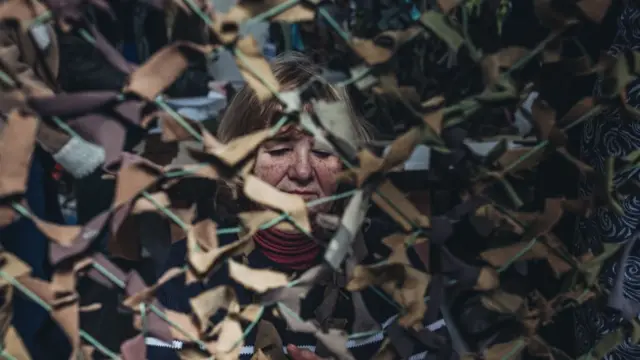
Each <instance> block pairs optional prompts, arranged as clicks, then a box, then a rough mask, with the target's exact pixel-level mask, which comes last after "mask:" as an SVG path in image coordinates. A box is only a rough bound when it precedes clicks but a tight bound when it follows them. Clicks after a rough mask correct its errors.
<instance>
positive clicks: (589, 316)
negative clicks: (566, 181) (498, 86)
mask: <svg viewBox="0 0 640 360" xmlns="http://www.w3.org/2000/svg"><path fill="white" fill-rule="evenodd" d="M639 21H640V8H638V7H637V6H636V5H632V2H629V5H628V6H627V8H625V10H624V11H623V13H622V16H621V18H620V21H619V23H618V33H617V34H616V37H615V39H614V43H613V45H612V47H611V49H610V51H609V53H610V54H612V55H617V54H621V53H622V52H623V51H626V50H634V51H638V50H640V32H638V22H639ZM628 89H629V98H628V103H629V105H631V106H633V107H635V108H639V107H640V80H638V79H636V80H633V81H632V82H631V83H630V84H629V87H628ZM598 91H599V86H596V93H597V92H598ZM638 149H640V122H638V121H637V120H628V119H624V117H623V116H622V115H621V112H620V110H618V109H608V110H607V111H604V112H602V113H601V114H600V115H599V116H596V117H594V118H592V119H590V120H589V121H587V122H586V123H585V127H584V130H583V134H582V144H581V148H580V151H581V156H582V159H583V160H584V161H585V162H586V163H588V164H589V165H591V166H592V167H593V168H594V169H595V171H596V173H604V172H605V161H606V159H607V158H608V157H610V156H614V157H623V156H625V155H627V154H629V153H630V152H632V151H635V150H638ZM632 179H635V180H636V181H638V180H640V169H639V168H635V169H631V170H629V171H626V172H624V173H619V174H616V176H615V178H614V181H613V182H614V184H619V183H621V182H624V181H627V180H632ZM592 191H593V184H592V183H589V182H588V181H586V179H583V181H582V183H581V186H580V195H581V196H582V197H585V198H586V197H588V196H590V194H591V193H592ZM620 203H621V205H622V207H623V209H624V214H623V215H618V214H616V213H615V212H613V211H612V210H610V209H607V208H604V207H602V208H599V209H597V212H595V213H594V215H592V216H591V217H590V218H586V219H581V220H580V222H579V224H578V231H577V241H576V243H575V249H574V250H575V252H576V253H578V254H582V253H585V252H586V250H588V249H599V248H600V247H601V246H602V243H603V242H604V243H606V242H609V243H619V242H624V241H626V240H628V239H629V238H630V236H631V235H632V234H633V233H634V232H635V231H637V229H639V227H640V194H629V195H627V196H625V197H624V198H623V199H622V200H621V202H620ZM617 264H618V261H611V262H609V264H608V265H606V266H605V267H603V270H602V272H601V282H602V283H603V286H604V287H605V288H609V289H610V288H611V287H612V286H613V283H614V279H615V277H616V271H617V267H618V266H617ZM639 271H640V248H638V246H636V248H635V249H632V252H631V254H630V256H629V258H628V260H627V263H626V266H625V269H624V272H625V276H624V284H623V285H624V295H625V296H626V297H627V298H631V299H633V300H635V301H640V282H638V272H639ZM621 321H622V318H621V316H620V315H619V314H618V313H617V312H614V311H610V310H604V311H603V310H602V309H600V308H598V307H597V305H596V304H590V303H587V304H585V306H583V307H582V308H581V309H579V310H578V311H576V336H577V346H578V351H579V353H584V352H586V351H588V350H590V349H591V348H592V347H593V346H594V344H595V343H596V341H598V339H599V338H600V337H601V336H602V335H603V334H606V333H608V332H610V331H611V330H613V329H615V328H617V327H618V325H619V323H620V322H621ZM605 359H607V360H632V359H633V360H635V359H640V345H633V344H632V343H630V342H624V343H623V344H621V345H619V346H618V347H617V348H616V349H615V350H613V351H612V352H610V353H609V354H607V355H606V356H605Z"/></svg>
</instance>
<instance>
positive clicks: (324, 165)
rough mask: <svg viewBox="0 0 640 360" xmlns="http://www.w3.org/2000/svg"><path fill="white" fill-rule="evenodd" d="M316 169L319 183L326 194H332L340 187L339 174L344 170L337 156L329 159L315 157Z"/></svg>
mask: <svg viewBox="0 0 640 360" xmlns="http://www.w3.org/2000/svg"><path fill="white" fill-rule="evenodd" d="M314 169H315V172H316V176H317V179H318V183H319V184H320V187H321V188H322V192H324V195H325V196H328V195H332V194H334V193H335V192H336V189H337V187H338V182H337V179H338V174H340V171H342V164H341V163H340V159H338V158H337V157H330V158H327V159H315V161H314Z"/></svg>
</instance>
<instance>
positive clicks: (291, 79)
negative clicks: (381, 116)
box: [217, 52, 372, 144]
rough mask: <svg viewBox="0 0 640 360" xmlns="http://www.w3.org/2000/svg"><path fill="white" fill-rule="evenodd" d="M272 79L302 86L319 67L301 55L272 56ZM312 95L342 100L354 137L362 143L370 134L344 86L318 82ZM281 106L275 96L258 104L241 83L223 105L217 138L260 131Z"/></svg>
mask: <svg viewBox="0 0 640 360" xmlns="http://www.w3.org/2000/svg"><path fill="white" fill-rule="evenodd" d="M271 69H272V71H273V74H274V75H275V77H276V79H277V80H278V82H280V84H281V85H282V87H283V88H285V89H294V88H297V87H300V86H303V85H305V84H307V83H309V82H310V81H311V80H313V79H314V78H315V77H317V76H319V75H320V68H319V67H318V66H316V65H314V64H313V62H312V61H311V60H310V59H309V58H308V57H307V56H305V55H303V54H301V53H298V52H288V53H284V54H281V55H279V56H278V57H276V58H275V59H274V61H273V63H272V64H271ZM314 90H315V92H316V94H315V95H316V97H317V98H319V99H321V100H326V101H344V102H345V103H346V104H347V106H348V109H349V119H348V120H349V121H350V123H351V126H352V128H353V130H354V133H355V136H356V140H357V141H358V142H359V143H360V144H362V143H365V142H367V141H368V140H370V139H371V137H372V135H371V134H372V131H371V128H370V126H369V124H368V123H366V122H365V120H364V119H363V118H362V117H360V116H358V115H357V114H356V112H355V111H354V108H353V104H352V102H351V99H350V97H349V95H348V93H347V91H346V89H345V88H338V87H335V86H333V85H331V84H327V83H322V84H320V85H319V86H315V87H314ZM279 109H281V104H280V103H279V102H278V100H277V99H274V98H272V99H271V100H268V101H266V102H263V103H261V102H260V100H259V99H258V98H257V96H256V94H255V92H254V91H253V90H252V89H251V88H250V87H249V86H246V85H245V86H244V87H243V88H242V90H240V91H239V92H238V93H237V94H236V96H235V97H234V98H233V100H232V101H231V103H230V104H229V106H228V107H227V108H226V110H225V112H224V115H223V117H222V119H221V120H220V123H219V125H218V131H217V137H218V139H219V140H220V141H222V142H223V143H226V142H229V141H231V140H233V139H235V138H238V137H240V136H243V135H247V134H249V133H251V132H254V131H258V130H263V129H266V128H268V127H269V126H271V125H273V122H275V121H277V120H278V119H277V118H276V115H277V114H278V112H279Z"/></svg>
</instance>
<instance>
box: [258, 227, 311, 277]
mask: <svg viewBox="0 0 640 360" xmlns="http://www.w3.org/2000/svg"><path fill="white" fill-rule="evenodd" d="M253 240H254V241H255V243H256V247H257V248H258V249H259V250H260V251H262V253H263V254H264V255H265V256H266V257H267V258H268V259H269V260H271V261H273V262H275V263H277V264H280V265H282V266H283V267H285V268H288V269H292V270H306V269H309V268H310V267H312V266H314V265H315V264H316V259H317V258H318V255H319V254H320V246H319V245H318V243H316V242H315V241H314V240H313V239H311V238H309V237H308V236H306V235H304V234H302V233H290V232H284V231H281V230H278V229H275V228H269V229H266V230H260V231H258V232H257V233H256V234H255V235H254V236H253Z"/></svg>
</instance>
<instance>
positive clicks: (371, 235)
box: [147, 221, 446, 360]
mask: <svg viewBox="0 0 640 360" xmlns="http://www.w3.org/2000/svg"><path fill="white" fill-rule="evenodd" d="M365 227H366V228H367V229H366V231H365V233H364V235H365V239H367V247H368V250H369V253H370V254H371V253H372V252H373V251H372V250H376V249H377V248H378V247H380V246H383V245H381V244H380V239H382V238H383V237H384V236H386V235H389V234H391V233H392V232H393V231H392V228H391V227H390V226H386V225H385V224H383V223H381V222H378V221H371V222H370V223H369V225H368V226H365ZM235 239H236V238H235V236H223V237H221V238H220V239H219V240H220V242H221V245H223V244H225V243H229V242H232V241H234V240H235ZM376 252H377V251H376ZM410 255H411V254H410ZM185 256H186V244H185V241H181V242H178V243H175V244H174V245H173V248H172V252H171V256H170V259H169V261H168V263H167V266H166V268H167V269H169V268H171V267H175V266H182V265H184V263H185V260H184V259H185ZM248 259H249V265H251V266H252V267H254V268H272V269H278V270H281V271H284V269H279V266H278V264H275V263H273V262H271V261H270V260H269V259H267V258H266V257H265V256H264V255H263V254H262V253H261V252H260V250H254V251H253V252H251V253H250V254H249V256H248ZM367 261H373V258H371V259H365V262H367ZM218 271H219V273H218V274H216V276H215V278H213V279H211V281H210V282H209V283H207V284H200V283H196V284H191V285H189V286H185V285H184V277H182V278H177V279H174V280H172V281H171V282H169V283H167V284H166V285H165V286H164V287H163V288H162V289H161V290H160V292H159V293H158V295H157V297H158V300H159V301H160V302H161V303H162V304H163V305H164V306H165V307H167V308H168V309H171V310H176V311H180V312H185V313H190V312H191V307H190V305H189V298H190V297H194V296H196V295H198V294H199V293H201V292H203V291H205V290H208V289H211V288H214V287H216V286H218V285H223V284H225V285H231V286H233V287H234V290H235V291H236V295H237V296H238V298H239V301H240V303H241V304H248V303H250V302H251V301H250V299H251V294H250V293H249V292H248V291H247V290H246V289H244V288H242V287H241V286H239V285H237V284H235V283H232V282H230V280H228V279H229V277H228V275H227V274H226V271H227V269H226V267H222V268H221V269H220V270H218ZM323 292H324V288H323V287H320V286H318V287H315V288H313V289H312V290H311V292H310V293H309V294H308V295H307V296H306V297H305V299H304V300H303V302H302V306H301V309H302V310H301V314H300V315H301V317H302V318H303V319H310V318H315V316H314V315H313V311H314V310H315V309H316V308H317V307H318V305H319V304H320V302H321V301H322V300H323V299H324V295H323ZM343 294H344V296H339V297H338V302H337V305H336V307H335V311H334V313H333V318H334V319H336V320H346V324H347V326H346V330H347V331H348V332H349V333H351V331H350V330H351V324H352V322H353V314H354V311H353V303H352V301H351V299H350V298H349V297H350V294H349V293H348V292H347V291H344V292H343ZM362 296H363V300H364V302H365V304H366V305H367V308H368V309H369V312H370V313H371V315H372V316H373V317H374V319H375V320H377V321H378V322H379V323H380V324H381V325H382V328H383V329H385V330H386V329H388V327H389V326H393V325H392V324H393V322H394V321H393V320H394V319H395V317H396V315H397V309H396V308H395V307H394V306H392V305H391V304H389V303H388V302H387V301H386V300H384V299H383V298H382V297H381V296H380V295H379V294H377V293H376V292H374V290H372V289H367V290H365V291H363V292H362ZM263 319H265V320H268V321H270V322H272V323H273V324H274V326H275V327H276V329H277V330H278V333H279V335H280V337H281V338H282V341H283V344H284V345H285V346H286V345H287V344H295V345H297V346H298V347H303V348H309V349H312V350H315V349H316V343H317V340H316V339H315V338H314V337H313V336H311V335H308V334H301V333H294V332H291V331H288V330H287V329H286V325H285V323H284V322H283V321H282V320H280V319H277V318H275V317H273V316H272V315H271V311H265V315H264V317H263ZM425 325H427V326H428V327H429V328H430V329H432V330H436V331H437V332H438V333H446V329H445V327H444V321H443V320H439V321H436V322H435V323H433V324H425ZM382 340H383V333H382V332H380V333H376V334H373V335H370V336H368V337H365V338H362V339H358V341H355V340H350V341H349V342H348V343H347V346H348V347H349V350H350V351H351V353H352V354H353V356H354V357H355V358H356V359H371V358H372V357H373V355H374V354H375V352H376V351H377V350H378V348H379V347H380V345H381V342H382ZM254 341H255V331H254V332H251V333H250V334H249V336H248V337H247V338H246V339H245V346H244V347H243V348H242V352H241V359H249V358H250V357H251V355H252V354H253V344H254ZM147 345H148V346H147V356H148V358H150V359H154V360H156V359H157V360H165V359H167V360H168V359H178V356H177V354H176V353H175V351H174V350H173V349H175V346H178V347H179V346H181V343H180V342H174V343H173V344H168V343H163V342H161V341H160V340H158V339H154V338H150V339H147ZM172 346H174V348H172ZM414 354H415V356H413V357H411V358H412V359H424V358H426V348H424V347H420V345H418V346H416V347H415V351H414ZM319 355H323V356H328V355H329V354H320V353H319Z"/></svg>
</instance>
